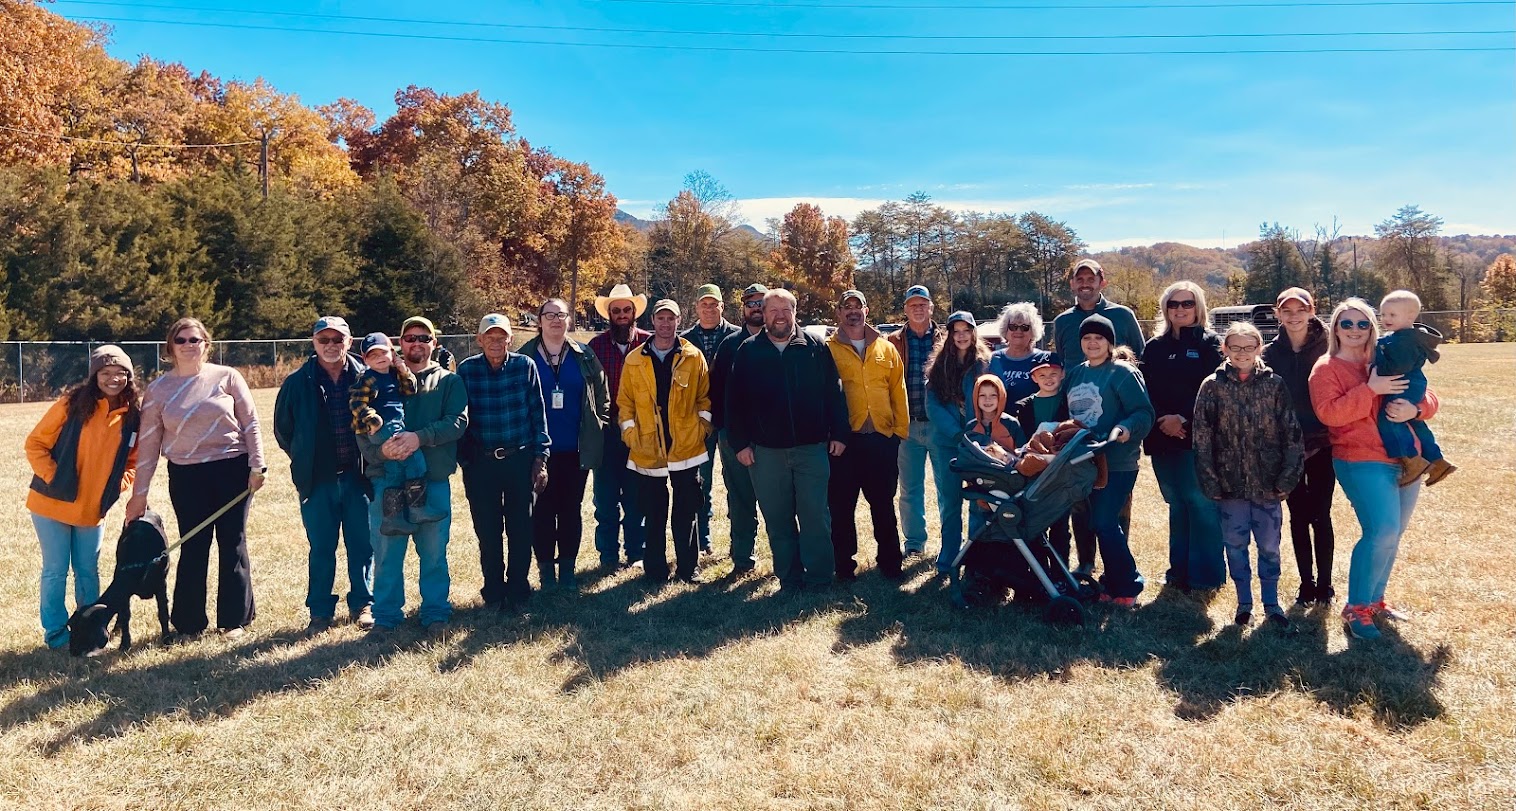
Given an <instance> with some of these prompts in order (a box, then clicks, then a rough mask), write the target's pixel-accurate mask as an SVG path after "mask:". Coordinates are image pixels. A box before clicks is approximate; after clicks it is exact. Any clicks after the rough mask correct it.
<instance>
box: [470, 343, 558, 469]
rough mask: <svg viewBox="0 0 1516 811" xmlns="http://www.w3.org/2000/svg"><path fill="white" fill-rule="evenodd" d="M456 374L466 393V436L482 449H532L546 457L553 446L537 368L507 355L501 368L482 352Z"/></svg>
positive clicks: (533, 452)
mask: <svg viewBox="0 0 1516 811" xmlns="http://www.w3.org/2000/svg"><path fill="white" fill-rule="evenodd" d="M457 375H458V376H459V377H460V378H462V379H463V388H464V390H465V391H467V392H468V435H469V436H470V437H471V438H472V440H473V441H475V442H477V443H478V444H479V445H480V446H481V447H484V448H487V449H491V448H519V447H526V448H529V449H531V451H532V454H533V455H535V456H541V457H543V458H547V455H548V446H550V445H552V444H553V442H552V440H551V439H549V438H548V435H547V410H546V409H545V408H544V406H543V403H542V382H541V380H540V379H539V378H538V377H537V364H535V363H533V362H532V359H531V358H528V357H527V356H525V355H518V354H516V353H515V352H508V353H506V356H505V362H504V363H502V364H500V368H499V369H493V368H491V367H490V362H489V361H488V360H485V357H484V355H483V354H479V355H474V356H472V357H469V358H465V359H464V360H463V362H461V363H459V364H458V371H457Z"/></svg>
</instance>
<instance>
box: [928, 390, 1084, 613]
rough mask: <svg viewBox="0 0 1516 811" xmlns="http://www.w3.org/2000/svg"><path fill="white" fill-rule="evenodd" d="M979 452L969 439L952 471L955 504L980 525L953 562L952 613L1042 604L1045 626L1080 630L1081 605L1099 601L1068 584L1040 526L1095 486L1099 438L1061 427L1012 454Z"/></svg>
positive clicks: (1073, 425) (1079, 584)
mask: <svg viewBox="0 0 1516 811" xmlns="http://www.w3.org/2000/svg"><path fill="white" fill-rule="evenodd" d="M995 444H996V445H997V446H996V447H993V448H992V449H986V448H984V447H981V446H980V445H979V444H977V443H976V442H975V441H974V438H973V436H972V432H968V433H965V434H964V435H963V438H962V439H961V440H960V441H959V445H958V456H957V458H955V459H953V460H952V469H953V472H955V473H957V474H958V475H959V476H961V477H962V478H963V480H964V487H963V497H964V498H965V499H969V500H971V501H973V502H976V503H977V504H982V505H983V509H984V510H985V513H984V515H983V517H984V520H983V521H980V522H975V523H976V525H978V528H977V531H974V532H971V533H970V537H969V538H968V540H967V541H966V542H965V543H964V545H963V548H962V549H961V550H960V551H959V553H958V557H957V558H956V559H955V560H954V572H955V574H956V573H957V572H958V571H959V569H958V567H960V566H961V567H962V570H961V572H962V573H961V575H959V576H957V577H955V578H954V580H955V582H954V586H953V601H954V602H955V603H956V604H958V605H959V606H963V607H967V606H970V605H986V604H992V603H997V602H999V601H1000V600H1001V599H1003V597H1004V596H1005V593H1006V592H1007V591H1009V592H1011V593H1012V594H1013V595H1014V597H1015V600H1016V602H1024V603H1031V604H1042V605H1044V606H1045V608H1044V616H1045V617H1046V619H1047V620H1048V621H1050V622H1054V623H1069V624H1083V622H1084V608H1083V604H1084V603H1087V602H1090V601H1092V600H1094V599H1096V598H1097V597H1099V595H1100V587H1099V586H1098V585H1097V584H1095V583H1094V582H1093V581H1091V580H1089V579H1088V578H1085V579H1082V580H1081V579H1076V578H1075V577H1074V576H1073V575H1072V574H1070V573H1069V570H1068V567H1067V566H1065V565H1064V562H1063V560H1062V559H1061V558H1060V557H1059V556H1058V555H1057V554H1056V553H1055V552H1054V551H1053V548H1052V547H1051V546H1050V545H1049V544H1048V541H1047V529H1048V527H1049V526H1050V525H1051V524H1052V523H1053V522H1054V521H1056V520H1058V519H1059V518H1060V517H1062V516H1063V515H1064V513H1066V512H1067V511H1068V509H1069V508H1070V507H1071V506H1072V505H1073V504H1074V503H1075V502H1077V501H1079V500H1081V499H1083V498H1086V497H1087V496H1089V494H1090V490H1092V489H1093V488H1094V487H1095V484H1096V478H1097V464H1096V463H1097V461H1103V460H1101V459H1099V456H1100V454H1101V453H1102V452H1103V451H1104V449H1105V445H1106V442H1105V440H1104V439H1103V438H1099V439H1097V438H1094V437H1091V436H1090V432H1089V431H1088V430H1086V429H1085V427H1084V426H1083V425H1082V424H1080V423H1078V422H1076V421H1072V420H1071V421H1068V422H1064V423H1061V424H1059V425H1058V426H1057V427H1056V428H1055V429H1053V430H1047V429H1044V430H1039V431H1038V432H1037V433H1035V434H1033V436H1032V438H1031V440H1029V441H1028V442H1027V443H1026V444H1025V445H1023V446H1021V447H1019V448H1017V449H1015V450H1014V451H1006V450H1005V449H1004V448H1003V447H1000V446H998V443H995Z"/></svg>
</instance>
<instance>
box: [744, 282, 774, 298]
mask: <svg viewBox="0 0 1516 811" xmlns="http://www.w3.org/2000/svg"><path fill="white" fill-rule="evenodd" d="M768 292H769V289H768V286H766V285H761V284H750V285H748V286H747V287H746V288H744V289H743V291H742V297H743V298H747V297H748V296H762V295H765V294H767V293H768Z"/></svg>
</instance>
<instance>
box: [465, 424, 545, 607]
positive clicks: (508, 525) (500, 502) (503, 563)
mask: <svg viewBox="0 0 1516 811" xmlns="http://www.w3.org/2000/svg"><path fill="white" fill-rule="evenodd" d="M534 458H535V457H533V456H532V454H531V453H529V452H527V451H518V452H516V453H514V454H511V455H510V456H507V457H506V458H504V459H495V458H493V457H491V456H488V455H485V456H483V458H480V459H475V460H474V461H472V462H470V463H469V464H468V466H466V467H464V468H463V493H464V495H465V496H466V497H467V498H468V507H469V513H470V514H471V515H472V516H473V519H474V535H475V536H476V537H478V538H479V570H480V572H482V573H483V575H484V587H483V588H481V589H480V590H479V596H481V597H483V598H484V602H485V604H486V605H494V604H498V603H500V602H502V601H506V602H509V603H511V604H519V603H523V602H525V601H526V600H527V598H529V597H531V596H532V587H531V586H530V585H528V584H527V582H526V577H527V574H528V573H529V572H530V571H531V568H532V561H531V558H532V500H533V498H532V460H533V459H534ZM507 538H508V539H509V541H510V548H509V553H510V557H509V563H507V559H506V557H505V553H506V551H507V550H506V549H505V541H506V539H507Z"/></svg>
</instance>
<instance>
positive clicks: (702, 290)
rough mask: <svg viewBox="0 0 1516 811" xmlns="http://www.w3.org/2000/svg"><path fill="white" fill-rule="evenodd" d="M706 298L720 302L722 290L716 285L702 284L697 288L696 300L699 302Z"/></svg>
mask: <svg viewBox="0 0 1516 811" xmlns="http://www.w3.org/2000/svg"><path fill="white" fill-rule="evenodd" d="M704 298H713V299H715V300H717V301H720V300H721V288H719V287H717V286H716V285H714V284H702V285H700V286H699V287H697V288H695V300H696V301H699V300H701V299H704Z"/></svg>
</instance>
